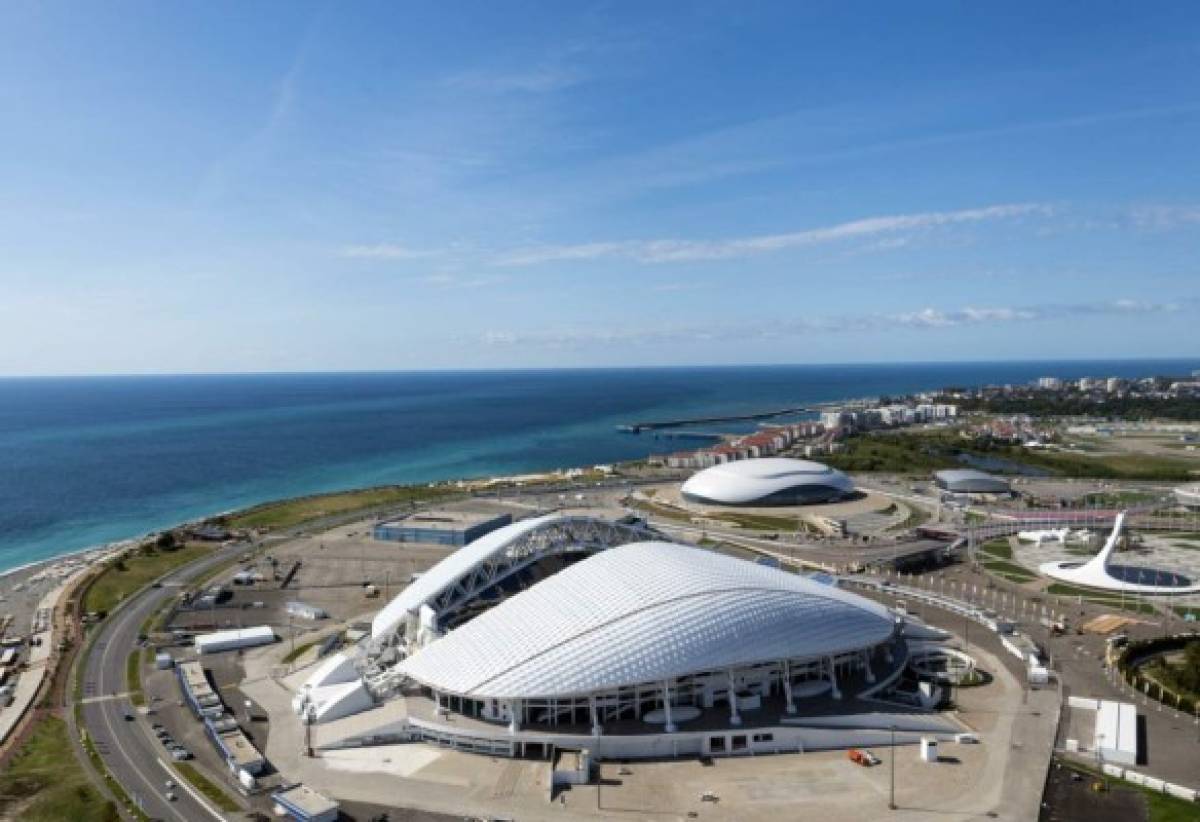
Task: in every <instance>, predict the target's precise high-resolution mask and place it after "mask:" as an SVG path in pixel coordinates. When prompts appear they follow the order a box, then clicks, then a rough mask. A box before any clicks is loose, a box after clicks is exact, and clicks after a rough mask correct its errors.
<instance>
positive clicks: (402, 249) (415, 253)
mask: <svg viewBox="0 0 1200 822" xmlns="http://www.w3.org/2000/svg"><path fill="white" fill-rule="evenodd" d="M437 254H438V252H437V251H422V250H420V249H415V248H409V247H408V246H404V245H399V244H397V243H379V244H377V245H351V246H346V247H345V248H343V249H342V250H341V256H343V257H351V258H355V259H366V260H421V259H425V258H427V257H434V256H437Z"/></svg>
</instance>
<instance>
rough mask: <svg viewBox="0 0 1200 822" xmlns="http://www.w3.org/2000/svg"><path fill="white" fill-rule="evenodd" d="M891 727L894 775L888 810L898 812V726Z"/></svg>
mask: <svg viewBox="0 0 1200 822" xmlns="http://www.w3.org/2000/svg"><path fill="white" fill-rule="evenodd" d="M889 727H890V730H891V732H892V756H891V764H892V774H891V787H890V788H889V790H888V809H889V810H893V811H894V810H896V726H895V725H894V724H893V725H891V726H889Z"/></svg>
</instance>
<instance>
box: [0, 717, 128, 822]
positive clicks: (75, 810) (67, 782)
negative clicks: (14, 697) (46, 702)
mask: <svg viewBox="0 0 1200 822" xmlns="http://www.w3.org/2000/svg"><path fill="white" fill-rule="evenodd" d="M26 802H28V803H29V804H27V805H26V804H24V803H26ZM0 817H3V818H11V819H20V820H22V822H62V820H70V822H117V820H119V819H120V815H119V814H118V813H117V808H116V806H115V805H114V804H113V803H112V802H111V801H109V800H107V799H105V798H104V797H103V796H102V795H101V794H100V792H99V791H97V790H96V789H95V788H94V787H92V784H91V783H90V782H89V781H88V778H87V774H86V773H85V772H84V770H83V767H82V766H81V765H80V763H79V762H78V761H77V760H76V759H75V754H74V752H73V751H72V750H71V743H70V740H69V738H68V737H67V723H66V722H64V721H63V720H61V719H59V718H58V717H55V716H47V717H45V718H43V719H42V721H41V722H39V723H38V725H37V727H36V729H35V730H34V732H33V736H31V737H30V738H29V741H28V742H26V743H25V746H24V747H23V748H22V749H21V751H20V753H18V754H17V756H16V757H15V758H14V759H13V760H12V763H11V764H10V766H9V767H8V768H7V769H6V770H5V771H4V772H3V773H0Z"/></svg>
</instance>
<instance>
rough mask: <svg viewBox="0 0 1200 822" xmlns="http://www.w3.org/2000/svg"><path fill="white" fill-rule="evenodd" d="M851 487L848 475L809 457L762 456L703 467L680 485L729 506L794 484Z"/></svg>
mask: <svg viewBox="0 0 1200 822" xmlns="http://www.w3.org/2000/svg"><path fill="white" fill-rule="evenodd" d="M802 485H811V486H821V487H828V488H832V489H835V490H836V491H838V492H841V493H843V494H848V493H851V492H852V491H853V490H854V483H853V482H851V481H850V478H849V477H847V476H846V475H845V474H843V473H842V472H841V471H838V470H837V469H835V468H830V467H829V466H828V465H822V464H821V463H819V462H811V461H809V460H797V459H790V458H788V457H764V458H761V459H749V460H737V461H735V462H726V463H722V464H721V465H714V466H712V467H711V468H705V469H704V470H703V471H700V472H698V473H696V474H693V475H692V477H691V478H690V479H689V480H688V481H687V482H685V483H684V484H683V488H682V489H681V490H682V492H683V493H684V494H685V495H688V496H692V497H699V498H703V499H706V500H712V501H713V502H722V503H727V504H730V505H746V504H750V503H753V502H755V501H756V500H760V499H762V498H763V497H766V496H769V495H771V494H774V493H777V492H780V491H784V490H786V489H788V488H794V487H796V486H802Z"/></svg>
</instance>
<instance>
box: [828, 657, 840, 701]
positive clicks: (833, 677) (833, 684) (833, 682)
mask: <svg viewBox="0 0 1200 822" xmlns="http://www.w3.org/2000/svg"><path fill="white" fill-rule="evenodd" d="M825 664H826V665H827V666H828V672H829V686H830V695H831V696H832V697H833V698H834V699H841V698H842V692H841V691H839V690H838V684H837V666H835V665H834V664H833V657H831V656H827V657H825Z"/></svg>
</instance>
